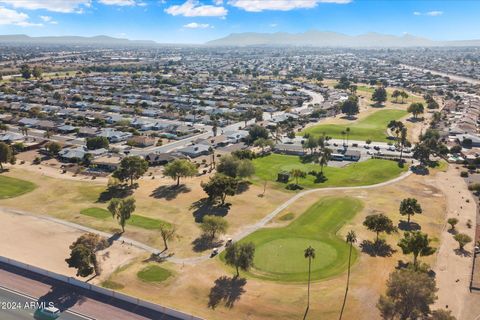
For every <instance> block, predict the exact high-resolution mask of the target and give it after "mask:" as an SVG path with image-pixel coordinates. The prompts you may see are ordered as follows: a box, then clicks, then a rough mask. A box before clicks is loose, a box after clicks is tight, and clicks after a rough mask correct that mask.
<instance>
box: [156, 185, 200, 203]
mask: <svg viewBox="0 0 480 320" xmlns="http://www.w3.org/2000/svg"><path fill="white" fill-rule="evenodd" d="M190 191H192V190H191V189H190V188H189V187H187V186H186V185H184V184H181V185H179V186H177V185H169V186H160V187H158V188H157V189H155V190H153V191H152V194H151V195H150V196H151V197H154V198H156V199H165V200H173V199H175V198H176V197H177V196H178V195H179V194H180V193H188V192H190Z"/></svg>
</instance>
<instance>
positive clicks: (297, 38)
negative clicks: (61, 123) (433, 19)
mask: <svg viewBox="0 0 480 320" xmlns="http://www.w3.org/2000/svg"><path fill="white" fill-rule="evenodd" d="M0 44H16V45H94V46H160V45H162V46H165V45H167V44H161V43H158V42H155V41H152V40H129V39H123V38H114V37H109V36H102V35H100V36H94V37H81V36H58V37H30V36H27V35H24V34H12V35H0ZM168 45H172V44H168ZM184 45H186V44H184ZM204 45H205V46H238V47H247V46H267V47H268V46H280V47H281V46H294V47H295V46H296V47H300V46H302V47H344V48H346V47H350V48H399V47H441V46H452V47H460V46H470V47H473V46H480V40H456V41H435V40H430V39H427V38H422V37H417V36H414V35H410V34H405V35H403V36H395V35H388V34H381V33H375V32H370V33H365V34H361V35H356V36H351V35H346V34H343V33H338V32H331V31H317V30H310V31H307V32H303V33H288V32H276V33H255V32H244V33H232V34H230V35H228V36H226V37H223V38H220V39H216V40H212V41H208V42H207V43H205V44H204ZM175 46H179V44H176V45H175Z"/></svg>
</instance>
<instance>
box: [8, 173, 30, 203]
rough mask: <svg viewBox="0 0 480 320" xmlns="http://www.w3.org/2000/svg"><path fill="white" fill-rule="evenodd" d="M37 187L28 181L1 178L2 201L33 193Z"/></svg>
mask: <svg viewBox="0 0 480 320" xmlns="http://www.w3.org/2000/svg"><path fill="white" fill-rule="evenodd" d="M36 187H37V186H36V185H35V184H34V183H32V182H30V181H26V180H20V179H16V178H11V177H6V176H0V199H7V198H14V197H18V196H20V195H22V194H25V193H28V192H30V191H33V190H34V189H35V188H36Z"/></svg>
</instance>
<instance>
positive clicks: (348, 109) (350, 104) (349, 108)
mask: <svg viewBox="0 0 480 320" xmlns="http://www.w3.org/2000/svg"><path fill="white" fill-rule="evenodd" d="M341 109H342V112H343V113H345V114H346V115H348V116H349V117H352V116H354V115H356V114H357V113H359V112H360V109H359V107H358V97H357V96H354V95H351V96H349V97H348V99H347V100H345V101H343V102H342V104H341Z"/></svg>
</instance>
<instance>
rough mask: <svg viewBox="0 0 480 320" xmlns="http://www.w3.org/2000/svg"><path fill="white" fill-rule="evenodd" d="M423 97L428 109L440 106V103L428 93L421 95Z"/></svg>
mask: <svg viewBox="0 0 480 320" xmlns="http://www.w3.org/2000/svg"><path fill="white" fill-rule="evenodd" d="M423 98H424V99H425V102H426V103H427V108H428V109H438V108H440V105H439V104H438V102H437V101H435V99H434V98H433V97H432V95H430V94H426V95H424V96H423Z"/></svg>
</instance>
